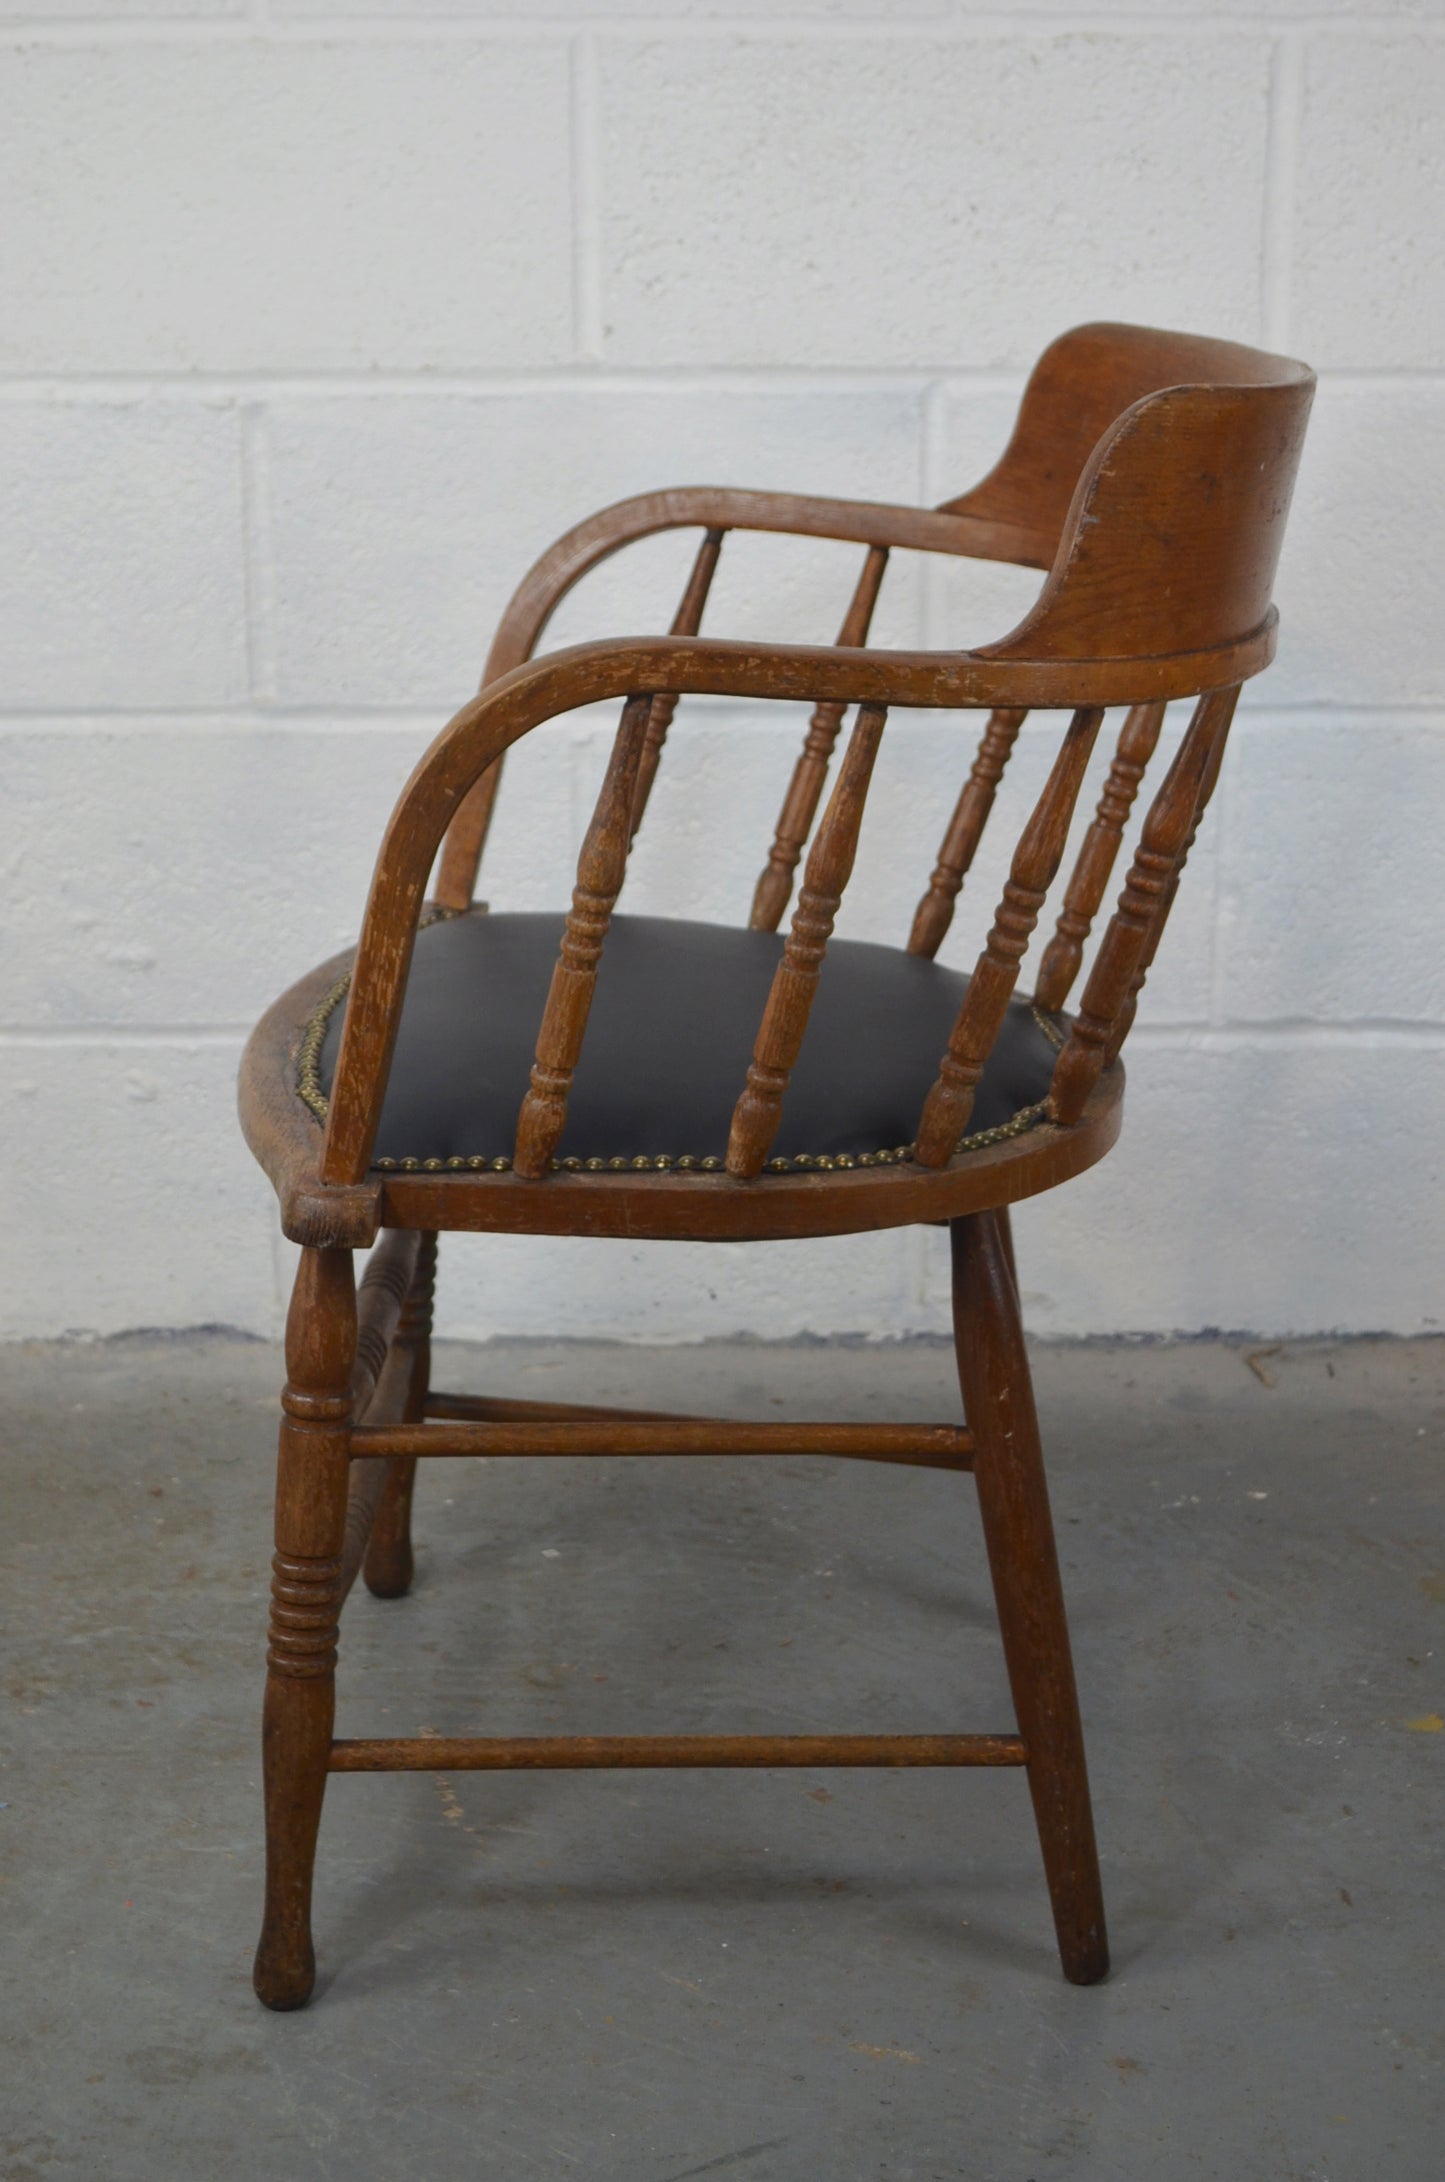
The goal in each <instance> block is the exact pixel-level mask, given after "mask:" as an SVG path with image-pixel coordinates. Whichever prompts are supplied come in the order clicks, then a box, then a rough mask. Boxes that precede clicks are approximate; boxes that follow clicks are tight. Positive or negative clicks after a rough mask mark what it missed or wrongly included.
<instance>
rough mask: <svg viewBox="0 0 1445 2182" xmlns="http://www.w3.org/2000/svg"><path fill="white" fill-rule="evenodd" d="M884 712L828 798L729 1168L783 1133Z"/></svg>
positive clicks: (874, 714)
mask: <svg viewBox="0 0 1445 2182" xmlns="http://www.w3.org/2000/svg"><path fill="white" fill-rule="evenodd" d="M886 718H887V714H886V712H885V711H884V710H883V707H882V706H881V705H863V706H861V707H860V709H859V713H858V717H857V720H856V721H855V722H854V725H853V732H852V734H851V736H850V737H849V738H848V749H847V752H846V754H845V756H844V759H843V767H842V771H841V772H840V773H839V775H838V785H837V787H836V788H835V789H834V790H833V793H832V795H831V796H830V797H829V799H828V808H827V810H826V811H825V812H824V814H823V823H822V825H821V826H820V827H819V828H818V837H817V839H816V840H815V841H814V843H813V846H812V848H811V849H810V850H809V851H808V862H807V867H806V869H805V871H804V874H803V890H802V893H801V894H800V895H799V897H798V906H797V908H796V910H795V911H794V913H793V921H792V925H791V926H790V928H789V931H788V937H787V939H786V940H785V941H784V943H783V959H782V961H781V962H780V963H779V964H778V967H777V969H776V971H775V972H774V973H773V985H772V990H771V992H770V993H769V994H768V1002H767V1006H766V1008H765V1009H764V1011H763V1020H762V1027H761V1028H760V1030H759V1031H758V1037H757V1043H756V1045H755V1046H754V1047H753V1057H752V1060H751V1062H750V1063H749V1064H748V1077H747V1084H746V1087H745V1088H744V1090H743V1093H742V1096H741V1097H740V1098H739V1100H738V1103H737V1105H736V1106H735V1107H734V1108H733V1119H732V1128H731V1129H730V1131H729V1133H728V1151H727V1169H728V1173H729V1174H732V1175H740V1176H748V1175H755V1174H758V1173H760V1172H761V1171H762V1165H763V1161H764V1160H765V1159H766V1158H767V1156H768V1151H769V1148H770V1146H771V1145H772V1141H773V1138H774V1137H775V1136H776V1135H777V1133H778V1123H779V1122H780V1121H781V1119H782V1114H783V1093H784V1092H785V1091H786V1090H787V1088H788V1078H789V1076H790V1075H791V1074H792V1072H793V1068H794V1065H795V1063H796V1061H797V1058H798V1054H799V1052H800V1051H801V1049H802V1044H803V1033H804V1032H805V1031H806V1029H807V1027H808V1017H809V1014H810V1013H811V1011H812V1006H813V995H814V993H815V992H816V991H817V989H818V975H819V972H820V971H821V969H822V967H823V956H824V954H825V953H826V952H827V947H828V941H829V939H830V937H831V936H832V931H833V920H834V918H835V917H836V916H837V914H838V904H839V903H840V902H841V900H842V898H843V889H844V888H845V887H846V885H847V884H848V880H849V877H850V876H851V874H852V870H853V859H854V856H855V855H856V853H857V849H858V829H859V827H860V826H861V825H862V823H863V804H864V799H865V798H866V796H867V794H868V783H869V780H870V779H871V778H872V774H873V764H874V760H875V759H876V758H877V755H878V745H879V743H880V742H881V741H882V739H883V723H884V721H885V720H886Z"/></svg>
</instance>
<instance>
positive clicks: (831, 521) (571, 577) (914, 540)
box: [483, 485, 1056, 687]
mask: <svg viewBox="0 0 1445 2182" xmlns="http://www.w3.org/2000/svg"><path fill="white" fill-rule="evenodd" d="M689 528H696V529H699V530H723V531H728V530H753V531H775V532H776V531H781V532H783V533H785V534H787V535H788V536H791V537H795V538H837V539H842V540H845V541H852V542H853V543H855V544H858V545H870V546H903V547H911V548H912V549H913V550H914V551H916V552H920V553H952V554H959V555H963V556H965V557H968V558H972V559H975V560H993V561H1017V562H1019V563H1020V564H1021V565H1023V566H1024V567H1028V568H1040V569H1042V568H1047V567H1048V566H1049V564H1050V562H1051V560H1052V559H1053V552H1054V545H1055V542H1056V541H1055V539H1054V538H1053V537H1052V536H1045V535H1044V534H1043V533H1041V532H1040V531H1038V530H1036V529H1032V528H1028V527H1025V526H1024V525H1022V524H1017V523H1001V522H992V521H988V520H986V519H984V518H982V517H980V516H976V515H956V514H951V513H937V514H935V513H933V512H932V511H930V510H929V509H926V508H910V507H899V506H895V505H893V504H891V503H889V502H886V501H870V500H831V499H824V498H822V497H820V496H818V495H814V494H806V493H782V492H744V491H740V490H737V489H735V488H733V487H731V486H721V485H682V486H676V487H673V488H672V489H670V490H668V491H666V492H649V493H639V494H638V495H637V496H636V497H635V498H633V499H631V500H619V501H617V502H616V503H615V504H614V505H613V506H612V507H610V508H603V509H602V510H601V511H600V512H599V513H598V514H596V515H590V516H588V518H587V520H586V521H585V522H582V523H578V524H577V525H576V526H575V528H573V529H572V530H569V531H567V532H565V533H564V535H563V536H562V537H560V538H559V539H557V541H556V543H555V544H554V545H550V546H549V547H548V548H547V550H546V552H545V553H544V554H543V555H542V557H541V559H540V560H538V561H536V562H535V563H534V564H533V566H532V567H531V568H530V569H529V570H528V571H527V574H526V575H525V576H524V577H523V578H522V581H521V583H520V584H519V585H518V586H517V589H516V591H515V593H514V594H513V597H512V601H511V603H510V605H509V606H508V608H507V610H506V612H505V614H504V615H503V616H502V619H501V623H500V625H499V626H498V629H497V634H496V637H495V639H494V640H493V644H492V649H491V652H490V653H489V655H488V658H487V665H486V669H485V672H484V675H483V686H484V687H485V685H486V684H487V683H489V682H493V681H495V680H496V679H497V678H498V677H499V676H500V675H503V674H506V673H508V672H509V671H510V670H511V668H513V667H515V666H519V665H520V664H521V662H522V661H523V660H524V659H529V658H530V657H531V655H532V651H533V649H534V648H535V646H536V644H537V641H538V639H539V638H540V636H541V634H542V632H543V630H544V629H545V628H546V626H547V623H548V621H549V620H550V619H551V616H552V614H553V613H554V612H555V610H556V608H557V606H558V605H559V604H560V602H561V601H562V599H563V598H565V597H566V595H567V593H568V592H569V591H570V590H571V589H572V587H573V585H574V584H576V583H579V582H580V581H581V579H582V577H583V576H585V575H586V574H587V572H588V570H589V569H592V568H595V567H596V566H597V564H598V563H599V562H600V561H605V560H607V559H608V558H609V556H610V555H612V554H614V553H617V552H619V551H620V550H621V549H622V547H623V546H627V545H633V544H635V543H636V541H637V540H638V539H639V538H649V537H652V536H654V535H655V534H656V533H657V532H658V531H662V530H685V529H689Z"/></svg>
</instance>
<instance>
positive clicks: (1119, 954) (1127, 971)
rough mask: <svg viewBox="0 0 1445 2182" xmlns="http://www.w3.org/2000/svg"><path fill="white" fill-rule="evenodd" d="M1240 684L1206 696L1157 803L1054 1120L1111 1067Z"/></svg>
mask: <svg viewBox="0 0 1445 2182" xmlns="http://www.w3.org/2000/svg"><path fill="white" fill-rule="evenodd" d="M1238 694H1239V693H1238V691H1237V690H1232V689H1231V690H1215V691H1212V692H1211V693H1210V695H1208V696H1207V697H1201V698H1200V700H1199V703H1198V704H1197V705H1196V706H1195V709H1194V717H1193V719H1192V720H1191V721H1190V723H1189V729H1188V732H1187V734H1186V735H1185V737H1184V740H1183V742H1182V743H1181V744H1180V746H1179V752H1178V755H1177V756H1176V758H1175V760H1174V763H1173V764H1172V765H1171V766H1170V768H1169V771H1168V773H1167V774H1166V775H1165V777H1164V785H1163V786H1162V787H1161V789H1160V790H1159V793H1158V795H1157V796H1156V797H1155V798H1154V801H1153V803H1152V804H1151V805H1150V807H1149V812H1148V815H1147V817H1146V818H1145V820H1144V825H1143V829H1142V831H1141V833H1140V836H1139V846H1138V848H1137V849H1136V850H1135V852H1134V861H1133V863H1132V864H1131V865H1130V867H1129V876H1128V878H1127V880H1126V881H1125V883H1124V891H1123V893H1122V894H1121V895H1120V897H1119V906H1118V908H1117V909H1116V910H1115V912H1114V915H1113V918H1112V919H1111V921H1110V924H1109V928H1108V930H1107V931H1106V932H1105V934H1104V937H1103V940H1102V941H1101V942H1100V945H1099V952H1098V955H1097V956H1096V958H1095V961H1094V966H1093V968H1092V970H1091V971H1090V972H1089V978H1088V982H1087V984H1086V985H1085V987H1084V995H1083V999H1082V1000H1081V1002H1080V1004H1079V1009H1078V1013H1077V1014H1076V1016H1075V1017H1074V1021H1073V1026H1072V1028H1071V1030H1070V1032H1069V1037H1068V1042H1067V1043H1066V1045H1065V1046H1064V1049H1063V1051H1062V1052H1061V1053H1060V1055H1059V1058H1058V1062H1057V1065H1056V1066H1055V1069H1054V1080H1053V1085H1052V1087H1051V1090H1050V1093H1049V1116H1050V1119H1051V1120H1054V1121H1057V1122H1060V1123H1062V1124H1064V1125H1067V1124H1068V1123H1069V1122H1070V1121H1073V1120H1075V1119H1076V1118H1077V1117H1078V1115H1079V1114H1081V1113H1082V1112H1083V1109H1084V1102H1085V1100H1086V1099H1087V1098H1088V1096H1089V1093H1090V1092H1091V1091H1092V1089H1093V1087H1094V1085H1095V1083H1096V1082H1097V1081H1098V1078H1099V1076H1100V1074H1101V1072H1102V1070H1103V1068H1104V1065H1105V1062H1106V1059H1107V1057H1108V1054H1109V1049H1110V1045H1111V1042H1112V1041H1113V1039H1114V1035H1115V1031H1116V1027H1117V1025H1118V1022H1119V1020H1120V1018H1121V1016H1122V1015H1123V1012H1124V1010H1125V1009H1126V1007H1127V1006H1128V1004H1129V1000H1130V997H1131V994H1132V993H1133V990H1134V980H1135V978H1136V976H1138V975H1140V972H1141V966H1142V964H1143V959H1144V950H1145V948H1146V946H1147V945H1148V943H1149V941H1150V939H1151V937H1153V938H1154V941H1155V944H1156V945H1157V944H1158V937H1157V935H1158V933H1159V931H1160V930H1161V929H1162V925H1163V919H1164V918H1165V917H1166V916H1167V915H1168V912H1169V905H1170V903H1171V902H1172V900H1173V889H1174V883H1175V880H1176V878H1177V875H1178V870H1179V866H1180V863H1181V861H1182V858H1183V856H1184V854H1185V852H1186V849H1187V846H1188V843H1189V841H1190V840H1191V839H1192V838H1193V830H1194V828H1195V826H1196V825H1197V824H1198V822H1199V812H1200V808H1201V797H1202V792H1203V789H1204V785H1205V782H1206V780H1207V779H1208V777H1209V774H1210V771H1211V767H1212V766H1213V764H1214V762H1215V751H1216V747H1217V745H1218V744H1219V743H1221V742H1222V738H1223V737H1224V736H1225V735H1227V734H1228V732H1229V723H1230V720H1231V718H1232V717H1233V714H1234V706H1235V702H1236V700H1237V698H1238Z"/></svg>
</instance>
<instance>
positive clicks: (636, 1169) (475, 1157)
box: [296, 906, 1067, 1174]
mask: <svg viewBox="0 0 1445 2182" xmlns="http://www.w3.org/2000/svg"><path fill="white" fill-rule="evenodd" d="M465 915H467V911H466V910H462V909H440V908H437V907H435V906H433V907H431V908H429V909H426V910H424V911H423V913H422V915H421V917H420V918H419V919H418V922H417V930H418V931H419V932H424V931H425V930H426V929H427V927H428V925H432V924H443V923H445V922H446V921H447V919H448V918H451V917H458V916H465ZM350 989H351V972H350V971H349V970H348V971H347V972H346V973H345V975H344V976H342V977H339V978H338V979H337V980H336V983H335V984H334V985H333V986H331V987H330V989H329V990H328V991H327V992H325V993H323V995H322V997H321V999H320V1000H319V1001H318V1002H317V1004H316V1006H315V1008H314V1009H313V1011H312V1014H311V1017H310V1019H309V1021H308V1022H307V1025H306V1028H305V1030H304V1031H303V1032H302V1035H301V1044H300V1047H299V1049H298V1052H297V1074H296V1090H297V1095H298V1097H299V1098H300V1100H301V1102H302V1104H303V1105H304V1106H306V1107H308V1108H309V1109H310V1111H311V1112H312V1113H313V1114H314V1115H315V1117H316V1119H317V1120H318V1121H320V1122H324V1121H325V1120H326V1115H327V1097H326V1093H325V1091H324V1090H323V1089H322V1086H321V1053H322V1048H323V1047H324V1045H325V1043H326V1033H327V1030H328V1028H329V1027H330V1023H331V1018H332V1016H333V1015H334V1014H335V1013H336V1010H337V1009H338V1008H339V1007H340V1005H341V1003H342V1001H343V1000H344V999H345V998H346V995H347V993H348V992H349V991H350ZM1029 1012H1030V1013H1031V1015H1032V1016H1033V1019H1034V1022H1035V1023H1036V1024H1037V1026H1038V1028H1039V1029H1040V1030H1041V1031H1042V1032H1043V1034H1044V1036H1045V1038H1047V1040H1048V1042H1049V1044H1050V1045H1051V1046H1052V1047H1053V1048H1054V1050H1055V1052H1059V1051H1060V1050H1061V1049H1062V1047H1063V1045H1064V1041H1065V1038H1066V1035H1067V1033H1066V1031H1065V1029H1064V1027H1063V1026H1062V1025H1061V1024H1060V1022H1059V1021H1058V1019H1057V1018H1056V1017H1055V1016H1052V1015H1048V1014H1046V1013H1045V1012H1044V1010H1043V1009H1042V1008H1038V1007H1034V1008H1031V1009H1030V1011H1029ZM1048 1104H1049V1102H1048V1100H1047V1099H1046V1098H1044V1099H1039V1100H1038V1101H1037V1102H1036V1103H1035V1104H1034V1105H1033V1106H1021V1107H1020V1108H1019V1111H1018V1112H1017V1113H1016V1114H1012V1115H1010V1117H1009V1119H1008V1120H1007V1121H1001V1122H1000V1123H999V1124H998V1125H997V1127H996V1128H993V1129H978V1130H975V1131H974V1132H973V1133H972V1134H970V1135H966V1136H964V1137H963V1138H961V1139H960V1141H959V1144H958V1146H957V1148H956V1150H955V1152H954V1157H955V1158H959V1157H961V1156H962V1155H964V1154H966V1153H968V1152H981V1151H986V1150H987V1149H988V1147H989V1146H990V1145H992V1144H1006V1143H1008V1142H1009V1140H1010V1139H1011V1138H1013V1137H1016V1136H1025V1135H1026V1134H1027V1133H1028V1131H1029V1130H1030V1129H1033V1128H1037V1126H1038V1124H1039V1123H1040V1122H1041V1121H1043V1120H1044V1118H1045V1117H1046V1115H1047V1113H1048ZM916 1150H917V1146H916V1145H914V1144H897V1145H895V1146H894V1147H893V1149H892V1150H891V1151H877V1152H794V1154H793V1155H792V1157H791V1158H790V1159H770V1160H768V1162H767V1164H766V1165H765V1167H764V1168H763V1172H764V1174H833V1173H837V1172H838V1171H840V1170H841V1171H842V1172H844V1173H848V1172H850V1171H851V1170H852V1169H854V1168H855V1167H867V1168H873V1167H897V1166H902V1165H904V1164H906V1162H907V1161H909V1160H910V1159H912V1158H913V1155H914V1153H915V1151H916ZM371 1164H372V1166H373V1167H374V1168H375V1170H376V1171H377V1172H378V1173H379V1174H460V1173H467V1174H486V1173H491V1174H510V1173H511V1171H512V1162H511V1160H510V1158H506V1157H501V1156H499V1157H496V1158H488V1157H487V1156H486V1154H485V1153H480V1152H478V1153H471V1154H462V1153H453V1154H452V1155H451V1156H450V1157H449V1158H447V1159H437V1158H431V1159H373V1161H372V1162H371ZM549 1165H550V1169H551V1171H552V1173H554V1174H640V1173H644V1172H645V1173H650V1174H720V1173H721V1172H722V1169H723V1162H722V1160H721V1159H719V1158H717V1157H715V1156H713V1155H709V1156H708V1157H707V1158H699V1157H697V1155H696V1154H695V1153H692V1152H684V1153H682V1154H681V1155H680V1156H676V1157H675V1156H674V1155H673V1154H671V1153H670V1152H659V1153H657V1154H654V1155H650V1154H648V1153H646V1152H638V1153H635V1154H634V1155H633V1156H632V1157H631V1158H624V1157H622V1156H621V1155H619V1154H614V1155H613V1157H611V1158H610V1159H603V1158H598V1157H596V1156H593V1157H592V1158H590V1159H582V1158H579V1157H578V1156H577V1154H576V1153H575V1152H569V1153H568V1155H567V1157H566V1158H565V1159H553V1160H551V1161H550V1162H549Z"/></svg>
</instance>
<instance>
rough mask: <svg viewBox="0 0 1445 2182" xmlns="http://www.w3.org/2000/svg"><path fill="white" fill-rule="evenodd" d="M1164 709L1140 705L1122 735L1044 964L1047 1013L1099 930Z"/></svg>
mask: <svg viewBox="0 0 1445 2182" xmlns="http://www.w3.org/2000/svg"><path fill="white" fill-rule="evenodd" d="M1164 712H1165V707H1164V706H1163V705H1162V704H1148V705H1134V706H1132V707H1131V708H1130V710H1129V712H1128V714H1127V715H1126V717H1125V720H1124V725H1123V727H1122V728H1121V729H1120V730H1119V747H1118V749H1117V750H1116V751H1115V753H1114V759H1113V762H1112V764H1111V765H1110V767H1109V776H1108V779H1107V780H1106V781H1105V782H1104V787H1103V792H1102V793H1101V795H1100V797H1099V807H1098V810H1097V811H1096V812H1095V813H1094V819H1093V823H1092V824H1091V826H1090V827H1089V830H1088V832H1087V833H1086V834H1085V836H1084V843H1083V847H1082V848H1081V849H1080V850H1079V860H1078V862H1077V863H1076V864H1075V866H1074V870H1073V875H1072V877H1071V878H1070V880H1069V884H1068V887H1067V889H1066V890H1065V893H1064V906H1063V908H1062V909H1061V910H1060V912H1059V921H1058V924H1057V925H1056V926H1055V928H1054V936H1053V938H1052V939H1051V940H1050V941H1049V944H1048V946H1047V947H1046V948H1045V949H1044V953H1043V959H1042V961H1041V962H1040V964H1039V975H1038V982H1037V983H1036V984H1035V986H1034V998H1035V999H1036V1000H1037V1001H1038V1004H1039V1006H1040V1007H1041V1008H1061V1007H1062V1006H1063V1004H1064V1002H1065V1001H1066V1000H1067V999H1068V997H1069V988H1070V987H1071V986H1072V984H1073V982H1074V979H1075V978H1076V977H1077V976H1078V974H1079V964H1080V963H1081V962H1082V961H1083V959H1084V942H1085V940H1086V939H1087V938H1088V936H1089V933H1090V931H1091V930H1092V929H1093V923H1094V919H1095V917H1097V916H1098V914H1099V904H1100V902H1101V901H1102V900H1103V899H1104V889H1105V887H1106V886H1107V885H1108V884H1109V874H1110V873H1111V872H1112V871H1113V869H1114V860H1115V858H1116V857H1117V856H1118V853H1119V843H1120V841H1121V840H1122V839H1123V836H1124V828H1125V826H1126V825H1127V823H1128V819H1129V813H1130V811H1132V810H1133V808H1134V798H1135V797H1136V796H1137V795H1138V793H1139V783H1140V782H1141V781H1142V780H1143V778H1144V773H1145V769H1146V768H1147V766H1148V763H1149V760H1150V759H1151V758H1152V757H1153V755H1154V747H1155V744H1156V743H1157V742H1158V740H1159V730H1160V729H1161V728H1162V727H1163V725H1164Z"/></svg>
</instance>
